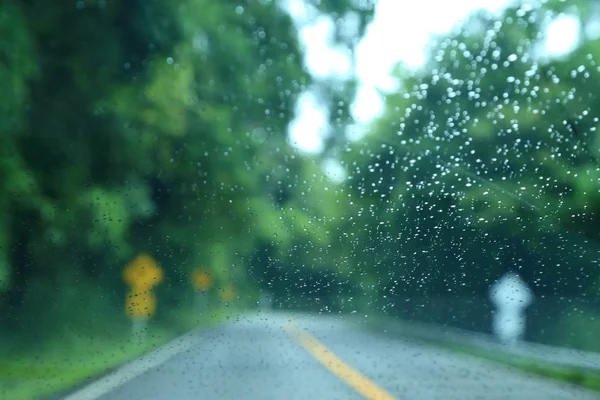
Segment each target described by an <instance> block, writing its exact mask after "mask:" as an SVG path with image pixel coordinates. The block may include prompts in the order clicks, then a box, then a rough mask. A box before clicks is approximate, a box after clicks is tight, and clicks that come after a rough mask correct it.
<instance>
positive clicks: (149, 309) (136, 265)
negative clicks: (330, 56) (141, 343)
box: [123, 254, 163, 340]
mask: <svg viewBox="0 0 600 400" xmlns="http://www.w3.org/2000/svg"><path fill="white" fill-rule="evenodd" d="M162 279H163V271H162V269H161V268H160V266H159V265H158V264H157V263H156V261H155V260H154V259H153V258H152V257H150V256H149V255H147V254H140V255H139V256H137V257H136V258H135V259H134V260H133V261H132V262H130V263H129V264H128V265H127V266H126V267H125V269H124V270H123V280H124V281H125V282H126V283H127V284H128V285H129V287H130V290H129V292H128V293H127V299H126V304H125V313H126V314H127V315H128V316H129V317H130V318H131V321H132V328H131V335H132V337H133V338H134V339H139V340H144V338H145V336H146V331H147V328H148V320H149V319H150V317H152V316H153V315H154V313H155V312H156V297H155V296H154V293H152V288H153V287H154V286H156V285H158V283H160V281H162Z"/></svg>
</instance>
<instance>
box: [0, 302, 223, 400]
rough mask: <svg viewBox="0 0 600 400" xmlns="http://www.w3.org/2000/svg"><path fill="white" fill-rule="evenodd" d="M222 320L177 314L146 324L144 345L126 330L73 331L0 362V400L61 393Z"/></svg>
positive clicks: (216, 315) (218, 314)
mask: <svg viewBox="0 0 600 400" xmlns="http://www.w3.org/2000/svg"><path fill="white" fill-rule="evenodd" d="M224 316H225V314H224V313H223V312H213V313H211V315H206V316H204V317H198V315H197V312H192V311H191V310H189V311H183V312H179V313H177V314H175V315H172V316H170V317H169V318H166V319H165V320H163V321H161V323H153V324H152V323H151V324H150V325H149V327H148V334H147V337H146V339H145V340H144V341H143V342H141V341H139V340H132V338H131V336H130V334H129V330H128V329H124V327H123V326H117V327H115V328H114V329H113V330H112V332H111V334H108V333H107V332H106V330H104V332H103V333H101V334H98V335H90V334H89V332H86V333H84V334H82V333H81V332H80V331H77V330H73V331H70V332H68V333H62V334H61V335H57V336H54V337H52V338H51V339H49V340H46V341H45V342H44V344H43V346H42V345H39V346H36V345H32V346H30V348H21V349H16V350H14V351H12V352H11V353H10V355H9V356H8V357H3V358H2V359H0V398H2V399H14V400H21V399H23V400H25V399H27V400H30V399H35V398H43V397H46V396H51V395H52V394H56V393H61V392H64V391H66V390H68V389H70V388H72V387H74V386H77V385H78V384H81V383H83V382H85V381H88V380H91V379H93V378H94V377H97V376H99V375H102V374H104V373H106V372H108V371H110V370H111V369H113V368H115V367H118V366H120V365H122V364H124V363H126V362H127V361H130V360H133V359H135V358H137V357H139V356H141V355H143V354H145V353H148V352H150V351H152V350H154V349H156V348H157V347H159V346H161V345H163V344H165V343H166V342H168V341H170V340H172V339H174V338H176V337H177V336H179V335H181V334H183V333H185V332H187V331H190V330H191V329H193V328H196V327H208V326H211V325H213V324H215V323H218V322H219V321H220V320H222V319H223V318H224Z"/></svg>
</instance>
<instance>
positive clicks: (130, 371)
mask: <svg viewBox="0 0 600 400" xmlns="http://www.w3.org/2000/svg"><path fill="white" fill-rule="evenodd" d="M198 334H199V333H198V332H197V331H196V332H194V331H192V332H189V333H186V334H185V335H183V336H179V337H178V338H176V339H173V340H172V341H170V342H169V343H167V344H165V345H163V346H162V347H160V348H158V349H156V350H154V351H153V352H151V353H148V354H146V355H144V356H142V357H140V358H138V359H136V360H134V361H131V362H129V363H127V364H125V365H123V366H121V367H119V368H118V369H116V370H115V371H113V372H111V373H109V374H108V375H106V376H104V377H102V378H100V379H98V380H97V381H94V382H92V383H90V384H89V385H87V386H85V387H83V388H81V389H80V390H78V391H76V392H74V393H71V394H70V395H68V396H66V397H65V398H64V400H95V399H97V398H99V397H101V396H103V395H105V394H106V393H108V392H110V391H111V390H114V389H115V388H117V387H119V386H121V385H123V384H125V383H127V382H129V381H130V380H132V379H133V378H135V377H137V376H140V375H141V374H143V373H144V372H146V371H148V370H149V369H152V368H154V367H157V366H159V365H161V364H162V363H164V362H165V361H167V360H168V359H170V358H172V357H174V356H176V355H177V354H179V353H182V352H184V351H186V350H188V349H190V348H191V347H193V345H194V344H196V343H198V342H197V340H195V339H197V335H198ZM194 336H195V337H196V338H194Z"/></svg>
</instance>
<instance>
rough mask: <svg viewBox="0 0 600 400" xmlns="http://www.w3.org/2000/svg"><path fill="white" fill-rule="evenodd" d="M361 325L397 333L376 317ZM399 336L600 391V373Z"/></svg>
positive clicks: (407, 335)
mask: <svg viewBox="0 0 600 400" xmlns="http://www.w3.org/2000/svg"><path fill="white" fill-rule="evenodd" d="M362 326H363V327H364V328H366V329H368V330H372V331H373V330H375V331H377V332H379V333H385V334H386V335H395V336H397V333H392V332H390V331H387V330H386V329H385V326H386V325H385V322H384V321H379V320H377V318H374V319H373V320H372V321H371V322H370V323H368V324H362ZM400 335H401V336H404V337H407V338H409V339H412V340H415V341H417V342H421V343H425V344H430V345H434V346H437V347H442V348H445V349H447V350H450V351H454V352H457V353H461V354H466V355H469V356H473V357H478V358H482V359H486V360H489V361H493V362H496V363H499V364H503V365H506V366H509V367H512V368H514V369H517V370H519V371H522V372H525V373H530V374H535V375H539V376H543V377H546V378H551V379H555V380H558V381H562V382H567V383H570V384H574V385H578V386H581V387H585V388H587V389H592V390H596V391H600V370H592V369H586V368H576V367H569V366H561V365H555V364H548V363H542V362H539V361H537V360H533V359H530V358H527V357H524V356H516V355H514V354H512V353H502V352H500V351H496V350H491V349H490V350H487V349H483V348H481V347H477V346H469V345H468V344H463V343H458V342H456V341H452V340H445V339H433V338H425V337H422V336H419V335H417V334H412V333H411V332H410V330H403V332H402V333H401V334H400Z"/></svg>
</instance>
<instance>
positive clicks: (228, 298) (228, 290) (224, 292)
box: [219, 285, 237, 303]
mask: <svg viewBox="0 0 600 400" xmlns="http://www.w3.org/2000/svg"><path fill="white" fill-rule="evenodd" d="M219 297H221V300H223V301H225V302H227V303H229V302H232V301H233V300H235V298H236V297H237V292H236V291H235V289H234V288H233V286H231V285H227V286H225V287H224V288H222V289H221V290H219Z"/></svg>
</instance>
